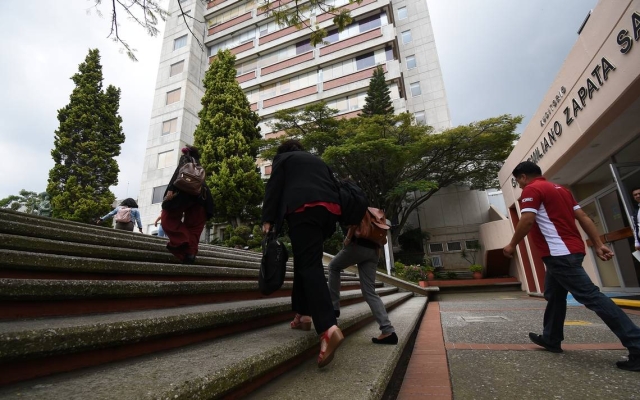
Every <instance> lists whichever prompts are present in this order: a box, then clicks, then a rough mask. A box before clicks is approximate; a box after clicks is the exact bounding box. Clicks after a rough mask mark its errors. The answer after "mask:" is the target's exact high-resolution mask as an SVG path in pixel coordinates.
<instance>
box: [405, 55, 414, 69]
mask: <svg viewBox="0 0 640 400" xmlns="http://www.w3.org/2000/svg"><path fill="white" fill-rule="evenodd" d="M415 67H416V56H407V69H413V68H415Z"/></svg>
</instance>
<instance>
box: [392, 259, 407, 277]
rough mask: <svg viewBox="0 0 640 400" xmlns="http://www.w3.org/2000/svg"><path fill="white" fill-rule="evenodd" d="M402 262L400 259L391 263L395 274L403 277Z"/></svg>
mask: <svg viewBox="0 0 640 400" xmlns="http://www.w3.org/2000/svg"><path fill="white" fill-rule="evenodd" d="M404 268H405V267H404V264H403V263H401V262H400V261H396V262H394V263H393V270H394V271H395V273H396V276H399V277H403V276H404Z"/></svg>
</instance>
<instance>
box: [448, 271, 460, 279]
mask: <svg viewBox="0 0 640 400" xmlns="http://www.w3.org/2000/svg"><path fill="white" fill-rule="evenodd" d="M456 278H458V274H456V273H455V272H453V271H449V272H447V279H456Z"/></svg>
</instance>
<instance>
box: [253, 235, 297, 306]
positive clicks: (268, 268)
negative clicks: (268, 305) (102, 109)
mask: <svg viewBox="0 0 640 400" xmlns="http://www.w3.org/2000/svg"><path fill="white" fill-rule="evenodd" d="M287 260H289V252H288V251H287V248H286V247H285V245H284V243H282V242H280V241H278V234H277V233H276V232H275V231H273V230H272V231H270V232H269V233H267V236H265V238H264V239H263V240H262V261H261V262H260V273H259V274H258V287H259V288H260V293H262V294H263V295H265V296H268V295H270V294H271V293H273V292H275V291H276V290H278V289H280V288H281V287H282V284H283V283H284V276H285V273H286V269H287Z"/></svg>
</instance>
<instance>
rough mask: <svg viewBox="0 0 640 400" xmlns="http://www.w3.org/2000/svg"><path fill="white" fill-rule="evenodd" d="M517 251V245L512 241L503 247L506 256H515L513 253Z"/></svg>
mask: <svg viewBox="0 0 640 400" xmlns="http://www.w3.org/2000/svg"><path fill="white" fill-rule="evenodd" d="M515 252H516V246H514V245H512V244H511V243H509V244H508V245H506V246H504V248H503V249H502V254H504V256H505V257H507V258H513V253H515Z"/></svg>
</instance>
